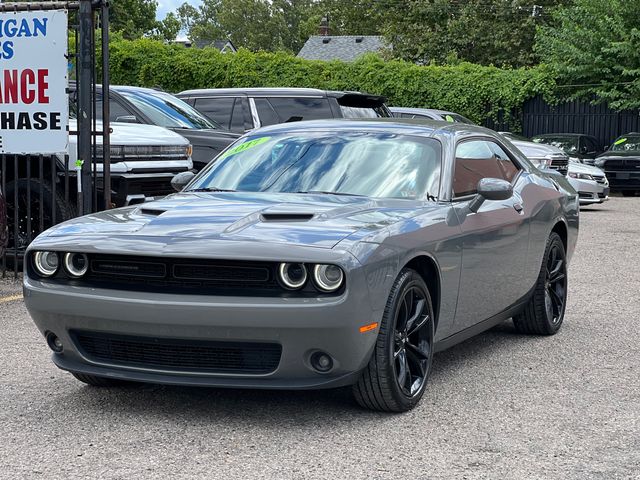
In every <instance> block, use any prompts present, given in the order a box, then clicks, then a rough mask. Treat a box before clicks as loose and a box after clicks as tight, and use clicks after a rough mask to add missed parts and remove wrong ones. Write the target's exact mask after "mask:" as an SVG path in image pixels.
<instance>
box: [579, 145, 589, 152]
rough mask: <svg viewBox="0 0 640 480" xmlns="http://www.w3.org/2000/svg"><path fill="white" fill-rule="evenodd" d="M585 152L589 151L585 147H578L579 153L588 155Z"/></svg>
mask: <svg viewBox="0 0 640 480" xmlns="http://www.w3.org/2000/svg"><path fill="white" fill-rule="evenodd" d="M587 150H589V149H588V148H587V147H586V146H585V145H583V146H582V147H580V150H579V152H580V153H589V152H588V151H587Z"/></svg>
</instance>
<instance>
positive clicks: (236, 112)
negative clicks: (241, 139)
mask: <svg viewBox="0 0 640 480" xmlns="http://www.w3.org/2000/svg"><path fill="white" fill-rule="evenodd" d="M229 129H230V130H231V131H232V132H239V133H244V130H245V128H244V106H243V104H242V99H240V98H238V99H236V102H235V103H234V105H233V113H232V114H231V125H230V127H229Z"/></svg>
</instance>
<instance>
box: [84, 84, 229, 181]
mask: <svg viewBox="0 0 640 480" xmlns="http://www.w3.org/2000/svg"><path fill="white" fill-rule="evenodd" d="M97 99H98V101H97V108H98V112H97V117H98V118H102V88H101V87H98V92H97ZM71 101H72V108H74V107H75V105H74V103H73V102H75V98H74V95H73V92H72V95H71ZM109 120H110V121H111V122H126V123H144V124H147V125H156V126H159V127H164V128H167V129H169V130H172V131H174V132H176V133H178V134H180V135H182V136H183V137H185V138H186V139H187V140H189V142H190V143H191V146H192V148H193V153H192V155H191V158H192V161H193V166H194V168H195V169H196V170H197V171H200V170H201V169H202V168H204V167H205V165H206V164H207V163H209V162H210V161H211V159H212V158H214V157H215V156H216V155H218V154H219V153H220V152H221V151H222V150H224V149H225V148H227V146H229V145H230V144H231V143H232V142H234V141H235V140H237V139H238V137H239V136H240V135H239V134H237V133H233V132H230V131H229V130H228V129H226V128H223V127H221V126H220V125H218V124H217V123H216V122H214V121H212V120H210V119H208V118H207V117H205V116H204V115H202V114H201V113H200V112H198V111H197V110H196V109H194V108H193V107H192V106H191V105H189V104H187V103H185V102H184V101H182V100H180V99H179V98H177V97H176V96H174V95H171V94H169V93H167V92H163V91H161V90H156V89H152V88H142V87H128V86H114V85H112V86H111V87H110V89H109Z"/></svg>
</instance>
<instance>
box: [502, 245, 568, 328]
mask: <svg viewBox="0 0 640 480" xmlns="http://www.w3.org/2000/svg"><path fill="white" fill-rule="evenodd" d="M566 306H567V256H566V252H565V248H564V243H563V242H562V239H561V238H560V235H558V234H557V233H555V232H554V233H552V234H551V236H550V237H549V240H548V241H547V247H546V248H545V251H544V257H543V261H542V267H541V268H540V273H539V275H538V279H537V280H536V285H535V287H534V290H533V295H532V296H531V299H530V300H529V301H528V302H527V304H526V305H525V307H524V309H523V310H522V312H521V313H519V314H518V315H515V316H514V317H513V324H514V325H515V327H516V330H517V331H518V332H520V333H526V334H534V335H554V334H555V333H556V332H557V331H558V330H560V327H561V326H562V322H563V320H564V312H565V309H566Z"/></svg>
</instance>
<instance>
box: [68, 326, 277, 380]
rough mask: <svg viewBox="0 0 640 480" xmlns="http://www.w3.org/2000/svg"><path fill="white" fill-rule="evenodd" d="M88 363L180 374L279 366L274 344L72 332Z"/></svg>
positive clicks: (251, 370)
mask: <svg viewBox="0 0 640 480" xmlns="http://www.w3.org/2000/svg"><path fill="white" fill-rule="evenodd" d="M71 336H72V338H73V340H74V342H75V344H76V346H77V347H78V348H79V350H80V352H81V353H82V354H83V355H84V356H85V357H86V358H87V359H89V360H91V361H95V362H99V363H108V364H111V365H118V366H123V367H136V368H149V369H160V370H172V371H181V372H200V373H240V374H254V375H259V374H267V373H271V372H273V371H275V369H276V368H278V364H279V363H280V357H281V355H282V346H281V345H279V344H276V343H252V342H251V343H250V342H219V341H203V340H180V339H167V338H155V337H135V336H125V335H113V334H106V333H99V332H87V331H72V332H71Z"/></svg>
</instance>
